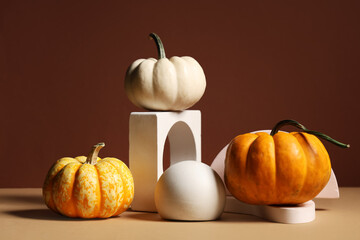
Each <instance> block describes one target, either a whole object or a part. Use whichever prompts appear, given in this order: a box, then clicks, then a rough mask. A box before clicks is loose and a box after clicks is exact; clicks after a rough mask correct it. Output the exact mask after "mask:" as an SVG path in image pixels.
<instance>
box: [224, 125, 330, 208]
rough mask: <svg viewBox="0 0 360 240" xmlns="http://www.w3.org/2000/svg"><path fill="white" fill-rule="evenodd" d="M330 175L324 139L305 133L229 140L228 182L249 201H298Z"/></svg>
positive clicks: (308, 196) (238, 195) (310, 194)
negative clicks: (322, 140) (322, 141)
mask: <svg viewBox="0 0 360 240" xmlns="http://www.w3.org/2000/svg"><path fill="white" fill-rule="evenodd" d="M330 174H331V163H330V158H329V155H328V153H327V151H326V149H325V147H324V145H323V144H322V143H321V141H320V140H319V139H318V138H317V137H316V136H314V135H312V134H307V133H304V132H293V133H285V132H278V133H276V134H275V135H274V136H271V135H269V134H267V133H256V134H252V133H247V134H243V135H239V136H237V137H236V138H234V139H233V140H232V142H231V143H230V145H229V147H228V150H227V156H226V160H225V183H226V186H227V188H228V189H229V191H230V192H231V194H233V195H234V196H235V197H236V198H237V199H239V200H241V201H243V202H246V203H249V204H268V205H269V204H298V203H303V202H306V201H308V200H311V199H313V198H314V197H315V196H316V195H317V194H318V193H319V192H320V191H321V190H322V189H323V188H324V187H325V185H326V184H327V182H328V180H329V178H330Z"/></svg>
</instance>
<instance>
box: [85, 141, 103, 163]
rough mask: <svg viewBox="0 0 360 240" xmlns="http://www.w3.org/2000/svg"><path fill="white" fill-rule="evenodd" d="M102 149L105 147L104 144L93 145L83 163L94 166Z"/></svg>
mask: <svg viewBox="0 0 360 240" xmlns="http://www.w3.org/2000/svg"><path fill="white" fill-rule="evenodd" d="M103 147H105V143H98V144H96V145H94V146H93V147H92V149H91V151H90V153H89V155H88V157H87V158H86V162H85V163H87V164H92V165H95V164H96V163H97V158H98V155H99V152H100V149H102V148H103Z"/></svg>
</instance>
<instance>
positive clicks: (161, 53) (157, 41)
mask: <svg viewBox="0 0 360 240" xmlns="http://www.w3.org/2000/svg"><path fill="white" fill-rule="evenodd" d="M149 36H150V39H154V41H155V44H156V47H157V50H158V54H159V59H161V58H165V57H166V55H165V49H164V45H163V43H162V42H161V39H160V37H159V36H158V35H157V34H156V33H150V34H149Z"/></svg>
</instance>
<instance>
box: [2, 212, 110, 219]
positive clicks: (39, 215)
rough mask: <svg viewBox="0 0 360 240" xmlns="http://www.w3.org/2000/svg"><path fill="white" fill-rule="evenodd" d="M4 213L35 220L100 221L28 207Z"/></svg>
mask: <svg viewBox="0 0 360 240" xmlns="http://www.w3.org/2000/svg"><path fill="white" fill-rule="evenodd" d="M5 213H6V214H9V215H12V216H16V217H20V218H28V219H35V220H55V221H102V220H104V219H102V218H95V219H83V218H69V217H66V216H62V215H60V214H57V213H54V212H52V211H51V210H49V209H28V210H14V211H7V212H5Z"/></svg>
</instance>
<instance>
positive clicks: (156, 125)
mask: <svg viewBox="0 0 360 240" xmlns="http://www.w3.org/2000/svg"><path fill="white" fill-rule="evenodd" d="M129 125H130V126H129V166H130V170H131V173H132V175H133V178H134V185H135V195H134V200H133V202H132V204H131V209H132V210H135V211H147V212H156V207H155V201H154V191H155V186H156V183H157V181H158V179H159V178H160V176H161V175H162V173H163V171H164V170H163V152H164V145H165V141H166V138H167V137H168V138H169V144H170V165H172V164H174V163H177V162H180V161H184V160H195V161H199V162H201V113H200V111H198V110H186V111H181V112H133V113H131V115H130V124H129Z"/></svg>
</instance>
